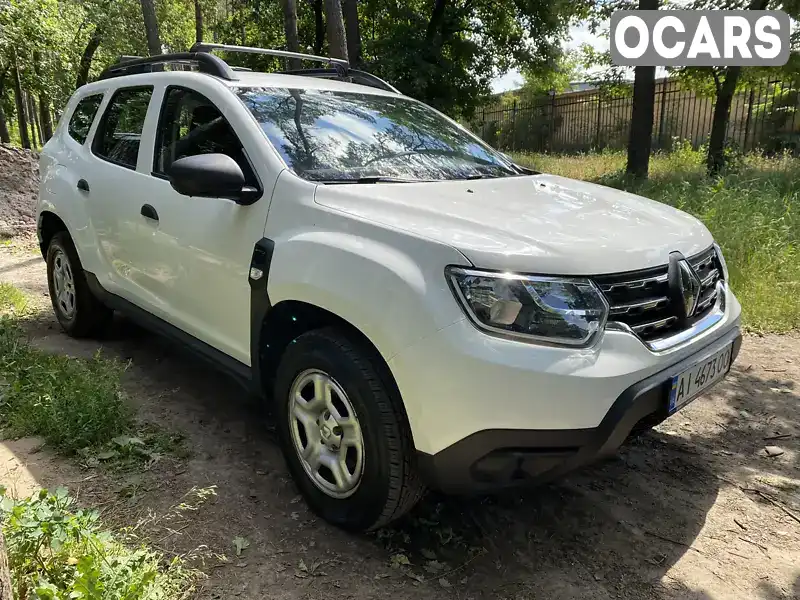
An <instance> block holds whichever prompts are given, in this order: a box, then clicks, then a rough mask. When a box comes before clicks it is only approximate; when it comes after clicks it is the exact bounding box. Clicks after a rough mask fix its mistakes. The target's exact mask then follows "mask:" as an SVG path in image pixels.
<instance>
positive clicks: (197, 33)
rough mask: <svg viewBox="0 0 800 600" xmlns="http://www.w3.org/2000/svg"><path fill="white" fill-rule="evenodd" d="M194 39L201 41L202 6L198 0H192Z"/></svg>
mask: <svg viewBox="0 0 800 600" xmlns="http://www.w3.org/2000/svg"><path fill="white" fill-rule="evenodd" d="M194 40H195V41H196V42H198V43H200V42H202V41H203V7H202V5H201V4H200V0H194Z"/></svg>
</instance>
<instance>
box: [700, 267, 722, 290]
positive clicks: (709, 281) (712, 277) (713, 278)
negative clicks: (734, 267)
mask: <svg viewBox="0 0 800 600" xmlns="http://www.w3.org/2000/svg"><path fill="white" fill-rule="evenodd" d="M717 279H719V270H718V269H714V270H712V271H711V273H709V274H708V277H706V278H705V279H703V281H702V285H703V287H704V288H706V287H708V286H710V285H714V284H715V283H717Z"/></svg>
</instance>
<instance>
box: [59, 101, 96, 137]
mask: <svg viewBox="0 0 800 600" xmlns="http://www.w3.org/2000/svg"><path fill="white" fill-rule="evenodd" d="M102 101H103V94H92V95H91V96H86V97H85V98H84V99H82V100H81V101H80V102H78V106H76V107H75V111H74V112H73V113H72V117H71V118H70V120H69V126H68V127H67V131H68V132H69V136H70V137H71V138H72V139H73V140H75V141H76V142H79V143H81V144H83V143H84V142H85V141H86V138H87V136H88V135H89V129H91V127H92V122H93V121H94V116H95V114H97V109H98V108H100V103H101V102H102Z"/></svg>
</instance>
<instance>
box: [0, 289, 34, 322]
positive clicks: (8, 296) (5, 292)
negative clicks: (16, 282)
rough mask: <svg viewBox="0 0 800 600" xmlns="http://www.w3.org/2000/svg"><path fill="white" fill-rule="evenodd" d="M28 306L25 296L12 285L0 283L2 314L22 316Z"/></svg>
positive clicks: (0, 310)
mask: <svg viewBox="0 0 800 600" xmlns="http://www.w3.org/2000/svg"><path fill="white" fill-rule="evenodd" d="M27 305H28V301H27V299H26V298H25V294H23V293H22V292H21V291H20V290H18V289H17V288H15V287H14V286H13V285H11V284H10V283H2V282H0V312H11V313H14V314H21V313H23V312H24V311H25V307H26V306H27Z"/></svg>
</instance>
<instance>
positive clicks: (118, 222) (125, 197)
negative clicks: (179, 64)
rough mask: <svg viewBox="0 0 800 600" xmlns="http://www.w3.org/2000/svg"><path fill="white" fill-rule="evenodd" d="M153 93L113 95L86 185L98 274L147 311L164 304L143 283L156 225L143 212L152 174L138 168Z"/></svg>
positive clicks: (139, 89) (136, 90)
mask: <svg viewBox="0 0 800 600" xmlns="http://www.w3.org/2000/svg"><path fill="white" fill-rule="evenodd" d="M153 92H154V88H153V86H135V87H121V88H118V89H116V90H114V91H113V93H111V97H110V99H109V101H108V102H107V104H106V106H105V110H104V112H103V115H102V117H101V119H100V121H99V123H98V126H97V130H96V131H95V134H94V138H93V140H92V143H91V155H90V156H89V157H88V161H89V165H88V169H87V174H86V175H85V176H84V177H83V178H82V179H83V183H82V184H81V185H82V186H83V193H84V194H85V195H86V196H87V197H88V198H89V205H90V218H91V221H92V225H93V228H94V231H95V236H96V239H97V246H98V254H99V257H100V262H101V265H102V266H101V269H100V270H99V271H100V272H97V273H95V275H96V276H97V278H98V280H99V282H100V284H101V285H102V286H103V287H104V288H105V289H107V290H108V291H110V292H114V293H116V294H118V295H120V296H122V297H124V298H126V299H128V300H130V301H132V302H134V303H135V304H138V305H139V306H141V307H143V308H146V309H152V307H153V306H155V305H157V304H158V303H159V301H158V298H155V297H153V296H152V295H151V294H149V291H148V289H147V286H145V285H143V284H144V282H145V281H146V279H147V277H148V274H147V273H145V272H144V271H143V269H144V268H147V263H146V261H145V260H144V256H145V255H146V253H147V250H148V244H149V243H151V241H152V238H153V236H154V235H155V233H156V230H157V227H156V224H155V223H154V222H152V220H149V219H146V218H144V217H143V216H142V214H141V207H142V205H143V204H146V201H147V194H148V190H147V186H146V183H147V180H148V177H149V175H148V174H146V173H142V172H141V171H140V170H137V167H138V166H139V155H140V148H141V145H142V138H143V133H144V128H145V123H146V121H147V115H148V111H149V109H150V101H151V99H152V98H153ZM79 184H80V182H79Z"/></svg>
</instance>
